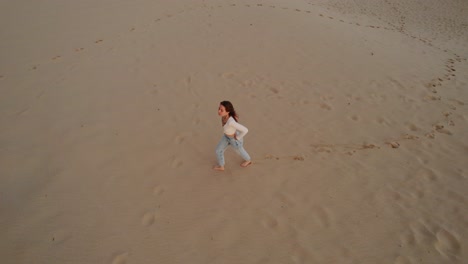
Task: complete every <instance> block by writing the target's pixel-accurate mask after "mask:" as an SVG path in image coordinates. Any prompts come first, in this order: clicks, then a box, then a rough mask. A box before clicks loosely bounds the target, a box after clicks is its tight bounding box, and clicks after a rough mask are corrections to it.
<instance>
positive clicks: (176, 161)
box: [171, 158, 184, 169]
mask: <svg viewBox="0 0 468 264" xmlns="http://www.w3.org/2000/svg"><path fill="white" fill-rule="evenodd" d="M182 165H184V163H183V162H182V161H181V160H179V159H178V158H173V160H172V162H171V167H172V168H174V169H176V168H179V167H181V166H182Z"/></svg>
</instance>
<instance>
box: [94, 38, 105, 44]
mask: <svg viewBox="0 0 468 264" xmlns="http://www.w3.org/2000/svg"><path fill="white" fill-rule="evenodd" d="M103 41H104V40H102V39H98V40H96V41H95V42H94V43H96V44H98V43H101V42H103Z"/></svg>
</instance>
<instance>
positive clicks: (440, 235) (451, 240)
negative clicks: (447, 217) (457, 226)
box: [434, 229, 461, 258]
mask: <svg viewBox="0 0 468 264" xmlns="http://www.w3.org/2000/svg"><path fill="white" fill-rule="evenodd" d="M436 238H437V241H436V242H435V244H434V247H435V249H436V250H437V251H439V253H440V254H442V255H444V256H446V257H448V258H457V257H459V255H460V248H461V245H460V242H458V239H457V238H456V237H455V236H454V235H453V234H452V233H450V232H448V231H447V230H444V229H442V230H440V231H438V232H437V233H436Z"/></svg>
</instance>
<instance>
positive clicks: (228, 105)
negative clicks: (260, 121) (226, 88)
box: [219, 101, 239, 122]
mask: <svg viewBox="0 0 468 264" xmlns="http://www.w3.org/2000/svg"><path fill="white" fill-rule="evenodd" d="M219 104H221V105H222V106H224V108H225V109H226V112H229V116H232V117H233V118H234V120H236V122H238V119H239V116H238V115H237V113H236V110H234V106H233V105H232V103H231V102H229V101H222V102H221V103H219Z"/></svg>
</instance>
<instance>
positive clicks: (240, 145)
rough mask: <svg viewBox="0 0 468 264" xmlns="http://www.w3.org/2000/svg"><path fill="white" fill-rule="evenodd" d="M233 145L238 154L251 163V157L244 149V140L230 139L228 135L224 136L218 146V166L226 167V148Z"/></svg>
mask: <svg viewBox="0 0 468 264" xmlns="http://www.w3.org/2000/svg"><path fill="white" fill-rule="evenodd" d="M229 145H231V146H232V147H233V148H234V150H235V151H236V153H237V154H239V155H240V156H241V157H242V158H243V159H244V160H246V161H250V156H249V153H247V151H245V149H244V140H243V139H241V140H236V139H234V138H230V137H228V136H226V135H223V137H222V138H221V140H220V141H219V143H218V146H216V157H217V158H218V165H219V166H224V151H225V150H226V148H227V147H228V146H229Z"/></svg>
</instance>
